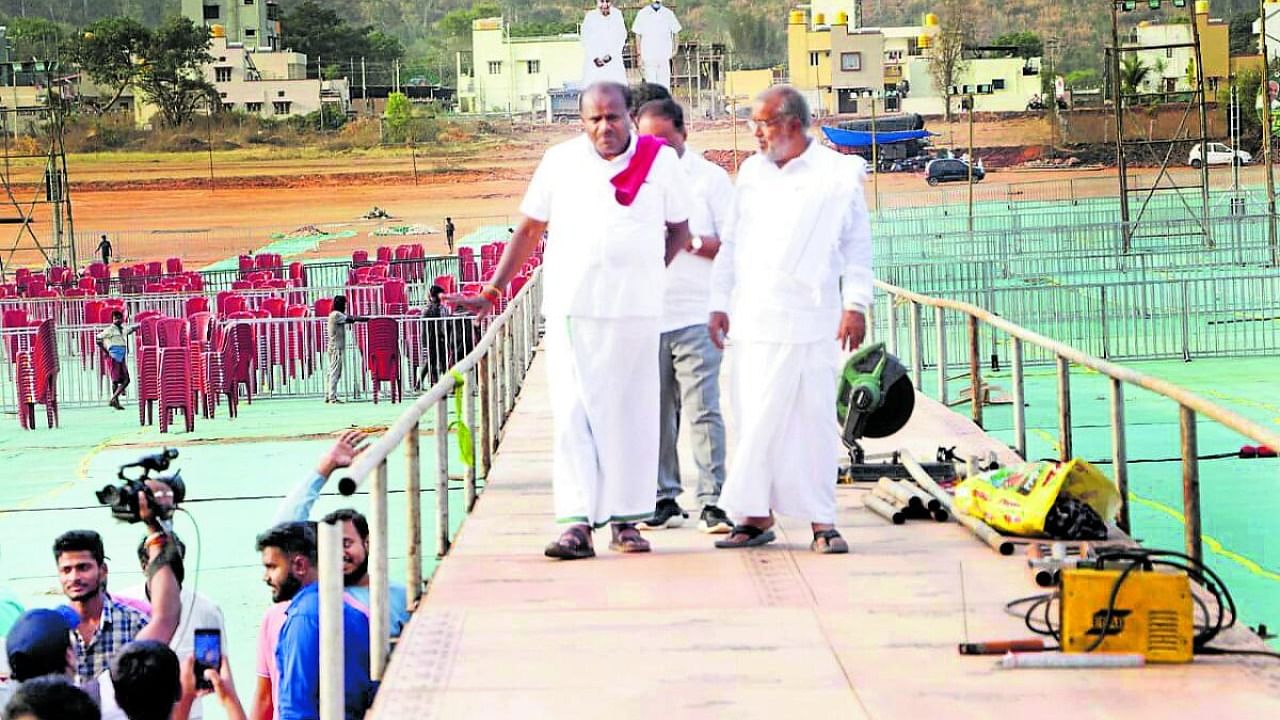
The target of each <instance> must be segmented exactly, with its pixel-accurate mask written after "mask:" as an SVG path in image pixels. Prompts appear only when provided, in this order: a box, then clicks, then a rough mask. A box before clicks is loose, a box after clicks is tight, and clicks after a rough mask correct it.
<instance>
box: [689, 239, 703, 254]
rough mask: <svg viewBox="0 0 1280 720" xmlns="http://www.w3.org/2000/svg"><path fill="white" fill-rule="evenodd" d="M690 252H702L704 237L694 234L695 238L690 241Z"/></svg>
mask: <svg viewBox="0 0 1280 720" xmlns="http://www.w3.org/2000/svg"><path fill="white" fill-rule="evenodd" d="M689 252H692V253H699V252H702V238H700V237H698V236H697V235H694V236H693V239H692V240H690V241H689Z"/></svg>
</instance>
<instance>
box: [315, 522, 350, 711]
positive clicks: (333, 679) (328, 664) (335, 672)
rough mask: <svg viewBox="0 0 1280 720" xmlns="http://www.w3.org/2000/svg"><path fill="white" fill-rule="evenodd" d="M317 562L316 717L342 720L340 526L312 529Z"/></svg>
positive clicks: (344, 703) (324, 523)
mask: <svg viewBox="0 0 1280 720" xmlns="http://www.w3.org/2000/svg"><path fill="white" fill-rule="evenodd" d="M316 536H317V537H316V553H317V555H318V556H319V559H320V567H319V568H318V570H319V571H320V717H322V718H325V720H330V719H331V718H340V717H344V715H345V713H346V708H345V705H346V692H345V690H346V688H345V678H344V677H343V668H344V667H345V666H346V663H345V661H344V658H345V655H346V652H345V650H346V649H345V648H344V647H343V640H344V638H343V622H342V606H343V600H342V593H343V590H342V581H343V576H342V526H341V525H339V524H338V523H327V522H321V523H320V524H319V525H318V526H317V527H316Z"/></svg>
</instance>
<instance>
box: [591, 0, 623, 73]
mask: <svg viewBox="0 0 1280 720" xmlns="http://www.w3.org/2000/svg"><path fill="white" fill-rule="evenodd" d="M626 44H627V23H626V22H625V21H624V20H623V19H622V11H621V10H614V9H613V3H611V2H610V1H609V0H599V2H597V3H596V9H595V10H591V11H588V12H587V14H586V17H584V18H583V19H582V54H583V59H582V86H583V87H587V86H588V85H592V84H594V83H598V82H616V83H621V84H623V85H626V84H627V70H626V67H624V66H623V64H622V48H623V46H624V45H626Z"/></svg>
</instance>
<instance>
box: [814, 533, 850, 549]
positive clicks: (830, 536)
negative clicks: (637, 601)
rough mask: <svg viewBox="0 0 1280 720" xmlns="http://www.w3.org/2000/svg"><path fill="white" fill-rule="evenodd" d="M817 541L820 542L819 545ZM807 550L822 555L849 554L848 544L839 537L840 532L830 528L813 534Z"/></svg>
mask: <svg viewBox="0 0 1280 720" xmlns="http://www.w3.org/2000/svg"><path fill="white" fill-rule="evenodd" d="M819 540H821V541H822V544H821V545H819V544H818V541H819ZM837 541H838V542H837ZM809 549H810V550H812V551H814V552H816V553H820V554H822V555H844V554H846V553H848V552H849V543H847V542H845V540H844V538H843V537H841V535H840V531H838V530H836V529H835V528H832V529H830V530H819V531H817V532H815V533H814V534H813V542H811V543H809Z"/></svg>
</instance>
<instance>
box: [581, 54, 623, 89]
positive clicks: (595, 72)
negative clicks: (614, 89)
mask: <svg viewBox="0 0 1280 720" xmlns="http://www.w3.org/2000/svg"><path fill="white" fill-rule="evenodd" d="M598 82H613V83H618V84H619V85H626V84H627V68H626V66H624V65H623V64H622V58H621V57H620V56H619V57H615V58H613V59H612V60H610V61H609V62H607V63H605V64H604V67H596V64H595V63H594V62H592V61H591V60H590V59H588V60H587V61H586V63H584V65H583V68H582V86H583V87H590V86H591V85H594V84H595V83H598Z"/></svg>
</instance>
